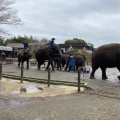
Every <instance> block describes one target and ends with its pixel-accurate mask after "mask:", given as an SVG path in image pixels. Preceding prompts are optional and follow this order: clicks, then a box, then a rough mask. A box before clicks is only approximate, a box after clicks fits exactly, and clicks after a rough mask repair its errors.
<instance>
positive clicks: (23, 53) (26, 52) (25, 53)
mask: <svg viewBox="0 0 120 120" xmlns="http://www.w3.org/2000/svg"><path fill="white" fill-rule="evenodd" d="M25 56H27V57H31V56H32V52H31V50H30V49H22V50H20V51H18V53H17V57H18V58H19V57H25Z"/></svg>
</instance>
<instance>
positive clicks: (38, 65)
mask: <svg viewBox="0 0 120 120" xmlns="http://www.w3.org/2000/svg"><path fill="white" fill-rule="evenodd" d="M40 66H41V64H40V63H39V62H38V64H37V68H38V70H40Z"/></svg>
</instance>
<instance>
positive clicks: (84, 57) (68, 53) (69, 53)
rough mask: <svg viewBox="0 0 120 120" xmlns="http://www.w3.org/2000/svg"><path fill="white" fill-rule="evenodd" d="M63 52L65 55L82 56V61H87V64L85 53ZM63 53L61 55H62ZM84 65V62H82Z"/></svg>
mask: <svg viewBox="0 0 120 120" xmlns="http://www.w3.org/2000/svg"><path fill="white" fill-rule="evenodd" d="M64 54H67V55H69V56H70V55H80V56H82V57H83V59H84V63H85V62H87V65H88V60H87V58H86V55H85V54H84V53H82V52H74V53H71V52H65V53H64ZM64 54H63V55H64ZM84 67H85V64H84Z"/></svg>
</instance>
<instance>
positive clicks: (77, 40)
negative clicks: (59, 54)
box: [65, 38, 87, 45]
mask: <svg viewBox="0 0 120 120" xmlns="http://www.w3.org/2000/svg"><path fill="white" fill-rule="evenodd" d="M66 43H84V44H85V45H86V44H87V43H86V42H85V41H84V40H82V39H78V38H73V39H72V40H71V39H69V40H66V41H65V44H66Z"/></svg>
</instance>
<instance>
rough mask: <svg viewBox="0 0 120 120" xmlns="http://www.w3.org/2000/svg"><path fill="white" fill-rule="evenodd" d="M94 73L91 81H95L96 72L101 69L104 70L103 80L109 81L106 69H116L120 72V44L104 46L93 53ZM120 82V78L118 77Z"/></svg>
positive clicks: (91, 75)
mask: <svg viewBox="0 0 120 120" xmlns="http://www.w3.org/2000/svg"><path fill="white" fill-rule="evenodd" d="M91 66H92V72H91V74H90V79H95V77H94V74H95V71H96V70H97V69H98V68H99V67H100V68H101V70H102V79H103V80H105V79H107V76H106V68H113V67H116V68H117V69H118V70H119V71H120V44H117V43H111V44H105V45H102V46H100V47H98V48H96V49H95V50H94V52H93V53H92V64H91ZM118 79H119V80H120V76H118Z"/></svg>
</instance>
